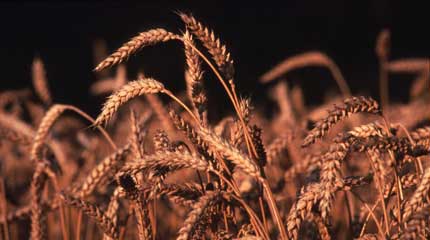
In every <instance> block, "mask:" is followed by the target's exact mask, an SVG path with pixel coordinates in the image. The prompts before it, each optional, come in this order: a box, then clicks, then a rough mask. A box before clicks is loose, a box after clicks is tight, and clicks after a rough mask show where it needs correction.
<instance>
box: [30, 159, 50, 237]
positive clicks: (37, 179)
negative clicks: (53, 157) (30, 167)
mask: <svg viewBox="0 0 430 240" xmlns="http://www.w3.org/2000/svg"><path fill="white" fill-rule="evenodd" d="M44 167H46V166H44V165H43V164H42V163H41V164H38V165H37V166H36V171H35V172H34V174H33V179H32V182H31V194H32V198H31V239H35V240H43V239H46V235H45V234H46V231H45V230H46V223H45V221H46V215H45V214H44V211H43V208H42V204H41V203H42V191H43V188H44V186H45V181H46V179H47V176H46V174H45V172H44Z"/></svg>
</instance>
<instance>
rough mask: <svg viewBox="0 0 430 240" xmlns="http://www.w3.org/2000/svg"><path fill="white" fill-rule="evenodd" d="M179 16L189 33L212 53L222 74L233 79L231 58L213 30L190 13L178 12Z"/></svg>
mask: <svg viewBox="0 0 430 240" xmlns="http://www.w3.org/2000/svg"><path fill="white" fill-rule="evenodd" d="M179 16H180V17H181V19H182V21H183V22H184V23H185V25H186V27H187V28H188V29H189V30H190V31H191V33H192V34H194V35H195V36H196V37H197V38H198V39H199V40H200V41H201V42H202V43H203V46H204V47H205V48H206V49H207V50H208V52H209V53H210V54H211V55H212V58H213V60H214V61H215V63H216V65H217V66H218V67H219V69H220V70H221V72H222V73H223V74H224V76H225V78H226V79H228V80H230V79H233V75H234V66H233V60H232V59H231V56H230V53H229V52H228V51H227V48H226V47H225V45H223V44H221V41H220V40H219V38H217V37H215V34H214V32H213V31H211V30H209V29H208V28H207V27H205V26H203V24H202V23H200V22H199V21H197V20H196V19H195V18H194V17H193V16H191V15H187V14H185V13H179Z"/></svg>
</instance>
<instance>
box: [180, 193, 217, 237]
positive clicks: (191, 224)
mask: <svg viewBox="0 0 430 240" xmlns="http://www.w3.org/2000/svg"><path fill="white" fill-rule="evenodd" d="M220 200H221V195H220V192H218V191H213V192H206V194H205V195H203V196H201V197H200V199H199V201H198V202H196V203H195V204H194V205H193V208H192V210H191V212H190V213H188V216H187V218H186V219H185V222H184V224H183V226H182V227H181V229H180V230H179V233H178V237H177V238H176V239H177V240H188V239H192V238H193V235H194V233H195V232H196V230H197V228H198V225H199V224H202V220H204V218H205V215H206V213H207V211H208V210H209V209H210V208H211V207H212V206H215V205H216V204H217V203H218V202H219V201H220Z"/></svg>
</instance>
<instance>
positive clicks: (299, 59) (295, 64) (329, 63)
mask: <svg viewBox="0 0 430 240" xmlns="http://www.w3.org/2000/svg"><path fill="white" fill-rule="evenodd" d="M311 66H318V67H326V68H328V69H329V70H330V72H331V74H332V75H333V78H334V79H335V80H336V83H337V84H338V86H339V89H340V91H341V92H342V94H343V96H344V97H349V96H351V90H350V89H349V87H348V84H347V83H346V81H345V78H344V77H343V75H342V73H341V72H340V70H339V67H338V66H337V65H336V63H334V61H333V60H332V59H330V57H328V56H327V55H326V54H324V53H322V52H307V53H303V54H300V55H296V56H293V57H290V58H287V59H286V60H284V61H283V62H281V63H280V64H278V65H277V66H275V67H274V68H272V69H271V70H270V71H269V72H267V73H265V74H264V75H263V76H261V77H260V82H262V83H267V82H270V81H272V80H274V79H276V78H279V77H281V76H282V75H285V74H287V73H288V72H290V71H292V70H294V69H297V68H303V67H311Z"/></svg>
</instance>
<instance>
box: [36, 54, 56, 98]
mask: <svg viewBox="0 0 430 240" xmlns="http://www.w3.org/2000/svg"><path fill="white" fill-rule="evenodd" d="M32 80H33V86H34V90H35V91H36V94H37V96H38V97H39V98H40V99H41V100H42V102H43V103H44V104H46V105H51V103H52V98H51V93H50V91H49V86H48V80H47V79H46V72H45V67H44V65H43V62H42V59H40V58H37V57H36V58H34V60H33V64H32Z"/></svg>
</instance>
